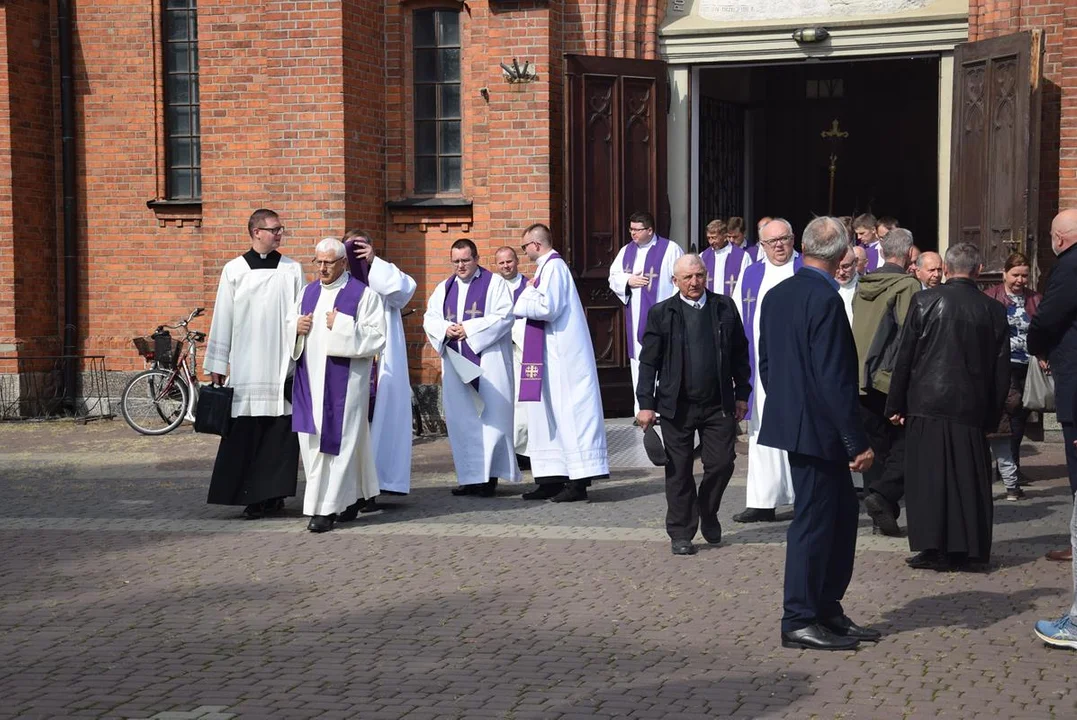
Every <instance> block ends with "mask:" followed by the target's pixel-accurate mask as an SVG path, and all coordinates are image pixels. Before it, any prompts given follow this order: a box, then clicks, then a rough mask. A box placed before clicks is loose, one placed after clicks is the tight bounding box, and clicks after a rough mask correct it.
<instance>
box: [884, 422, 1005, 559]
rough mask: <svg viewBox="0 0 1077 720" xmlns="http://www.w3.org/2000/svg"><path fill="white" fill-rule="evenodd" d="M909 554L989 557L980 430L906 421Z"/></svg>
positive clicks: (986, 453) (987, 463) (988, 472)
mask: <svg viewBox="0 0 1077 720" xmlns="http://www.w3.org/2000/svg"><path fill="white" fill-rule="evenodd" d="M905 443H906V448H908V450H909V451H907V452H906V453H905V508H906V515H907V517H908V521H909V549H910V550H912V551H913V552H920V551H922V550H938V551H939V552H943V553H967V554H968V557H969V559H970V560H976V561H981V562H987V561H988V560H989V559H990V557H991V524H992V522H993V518H994V506H993V505H992V499H991V478H992V474H993V473H992V469H991V450H990V447H989V445H988V442H987V436H986V434H985V433H984V429H983V428H982V427H979V426H970V425H963V424H961V423H956V422H952V421H950V420H944V419H940V418H928V417H910V418H908V419H907V420H906V421H905Z"/></svg>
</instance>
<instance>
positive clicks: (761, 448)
mask: <svg viewBox="0 0 1077 720" xmlns="http://www.w3.org/2000/svg"><path fill="white" fill-rule="evenodd" d="M759 262H762V263H765V264H766V270H765V271H764V272H763V280H762V282H761V283H760V285H759V297H758V299H757V300H756V303H755V308H754V314H753V316H752V327H750V328H748V327H746V328H744V331H745V332H750V333H752V336H753V340H754V344H753V348H752V352H753V353H754V355H755V357H753V358H752V362H753V363H754V364H753V367H754V368H755V370H754V372H753V373H752V417H751V418H750V419H749V420H748V482H747V488H746V491H747V492H746V494H747V498H746V500H747V501H746V505H747V507H750V508H758V509H761V510H771V509H774V508H776V507H778V506H779V505H792V504H793V472H792V470H791V469H790V468H789V454H788V453H786V451H785V450H779V449H777V448H772V447H767V446H766V445H760V444H759V428H760V427H761V426H762V424H763V411H764V405H765V404H766V401H767V392H766V388H764V387H763V383H762V381H761V380H760V378H759V317H760V315H761V313H760V312H759V308H760V307H762V302H763V298H764V297H766V294H767V292H769V291H770V289H771V288H773V287H774V286H775V285H777V284H778V283H780V282H782V281H783V280H788V279H789V278H791V277H793V274H794V273H795V272H796V271H795V269H794V267H793V258H792V257H790V258H789V260H788V261H787V262H786V263H785V265H781V266H775V265H772V264H771V262H770V260H769V259H767V258H766V255H765V254H762V256H761V259H760V260H759ZM733 302H734V304H736V306H737V312H739V313H740V316H741V317H742V318H743V317H744V305H743V302H742V294H741V293H739V292H738V293H736V294H735V295H734V297H733Z"/></svg>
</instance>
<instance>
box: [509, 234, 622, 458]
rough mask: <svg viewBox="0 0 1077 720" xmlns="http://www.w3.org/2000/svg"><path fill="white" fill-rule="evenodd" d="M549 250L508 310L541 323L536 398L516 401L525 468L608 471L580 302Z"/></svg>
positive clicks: (603, 428)
mask: <svg viewBox="0 0 1077 720" xmlns="http://www.w3.org/2000/svg"><path fill="white" fill-rule="evenodd" d="M552 252H553V251H552V250H551V251H550V252H548V253H546V254H545V255H543V256H542V257H540V258H539V259H538V269H537V270H536V276H538V277H539V278H540V280H539V285H538V287H537V288H536V287H533V286H531V285H530V284H528V286H527V288H525V289H524V291H523V294H522V295H520V299H519V300H517V301H516V307H515V309H514V311H515V313H516V315H517V317H521V318H531V319H532V320H543V321H545V322H546V331H545V334H546V352H545V356H544V357H543V360H542V361H543V363H544V365H543V367H544V368H545V372H544V374H543V377H542V402H525V403H521V405H523V406H524V407H525V408H526V412H527V449H528V454H529V456H530V458H531V473H532V474H533V475H534V476H535V477H536V478H550V477H567V478H568V479H570V480H582V479H585V478H593V477H598V476H602V475H608V474H609V471H610V470H609V454H608V452H607V450H606V425H605V420H604V418H603V415H602V396H601V395H600V394H599V388H598V371H597V370H596V368H595V351H594V347H593V346H592V345H591V332H590V330H588V329H587V318H586V316H585V315H584V312H583V305H582V304H581V303H580V297H579V295H578V294H577V293H576V285H575V283H574V281H573V280H572V273H571V272H570V271H569V269H568V265H566V264H565V262H564V261H563V260H560V259H553V260H551V259H550V254H551V253H552ZM547 263H549V264H550V267H548V268H547V267H545V266H546V264H547Z"/></svg>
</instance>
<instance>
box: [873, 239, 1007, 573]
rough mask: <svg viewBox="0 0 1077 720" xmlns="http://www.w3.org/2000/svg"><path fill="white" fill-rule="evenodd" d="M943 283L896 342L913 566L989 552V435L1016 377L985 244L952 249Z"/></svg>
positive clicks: (892, 409)
mask: <svg viewBox="0 0 1077 720" xmlns="http://www.w3.org/2000/svg"><path fill="white" fill-rule="evenodd" d="M945 266H946V277H947V282H946V284H945V285H940V286H938V287H935V288H931V289H930V290H924V291H923V292H919V293H917V294H916V295H914V296H913V300H912V305H911V306H910V308H909V313H908V315H907V316H906V318H905V325H904V327H903V328H902V330H901V336H900V338H899V340H898V354H897V358H896V360H895V366H894V374H893V377H892V378H891V380H890V394H889V396H888V397H887V403H886V413H887V415H888V416H890V418H891V421H892V422H895V423H905V442H906V446H907V449H908V451H907V452H906V454H905V510H906V513H907V515H908V523H909V548H910V549H911V550H913V551H914V552H916V553H917V555H915V556H913V557H912V558H909V560H908V561H907V562H908V563H909V565H910V566H911V567H914V568H931V569H935V570H941V569H949V568H951V567H955V566H962V565H965V564H967V563H986V562H988V561H989V560H990V556H991V522H992V516H993V507H992V498H991V480H992V469H991V462H990V450H989V446H988V441H987V433H988V432H990V431H993V430H994V429H995V428H996V427H997V426H998V422H999V418H1000V417H1001V415H1002V406H1003V403H1004V402H1005V399H1006V392H1007V390H1008V389H1009V382H1010V345H1009V327H1008V325H1007V324H1006V311H1005V309H1004V308H1003V307H1002V305H1001V304H1000V303H999V302H997V301H993V300H992V299H991V298H989V297H987V296H986V295H984V294H983V293H982V292H980V290H979V288H977V287H976V282H975V278H976V276H977V275H978V274H979V272H980V269H981V267H982V256H981V254H980V250H979V248H977V247H976V246H975V245H972V244H970V243H961V244H959V245H954V246H953V247H951V248H950V249H949V250H948V251H947V252H946V262H945Z"/></svg>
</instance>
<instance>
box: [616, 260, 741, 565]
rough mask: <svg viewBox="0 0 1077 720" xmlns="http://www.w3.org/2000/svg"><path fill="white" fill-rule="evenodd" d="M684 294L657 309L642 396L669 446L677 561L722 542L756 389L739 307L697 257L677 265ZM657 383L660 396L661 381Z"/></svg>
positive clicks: (650, 319)
mask: <svg viewBox="0 0 1077 720" xmlns="http://www.w3.org/2000/svg"><path fill="white" fill-rule="evenodd" d="M673 282H674V284H675V285H676V286H677V289H678V290H679V291H680V292H679V293H678V294H676V295H674V296H673V297H671V298H668V299H666V300H663V301H662V302H660V303H658V304H656V305H655V306H654V307H652V308H651V311H650V313H649V314H648V315H647V325H646V326H645V329H644V333H643V345H642V348H641V350H640V359H639V362H640V369H639V384H638V386H637V387H636V397H637V399H638V400H639V406H640V411H639V414H638V415H637V416H636V420H637V421H639V425H640V427H641V428H643V430H644V432H647V431H648V430H649V429H650V427H651V426H652V425H654V422H655V411H657V412H658V413H659V414H661V415H662V436H663V438H664V440H665V447H666V532H667V533H669V537H670V540H671V541H672V544H673V554H674V555H694V554H695V553H696V548H695V546H694V545H693V544H692V539H693V538H694V537H695V535H696V530H697V528H699V527H700V525H702V530H703V539H704V540H706V541H707V542H708V543H711V544H717V543H719V542H721V541H722V526H721V524H720V523H719V522H718V506H719V505H720V504H721V502H722V493H724V492H725V489H726V486H727V485H728V484H729V478H730V477H732V475H733V460H734V458H735V457H736V453H735V450H734V443H735V442H736V439H737V423H738V422H739V421H740V420H742V419H743V418H744V414H745V413H746V412H747V411H748V396H749V394H750V393H751V391H752V387H751V369H750V368H749V366H748V341H747V339H746V338H745V335H744V326H743V325H741V321H740V315H739V314H738V313H737V309H736V307H735V306H734V305H733V301H732V300H730V299H729V298H728V297H727V296H725V295H718V294H716V293H712V292H709V291H708V290H707V269H706V267H704V265H703V261H702V260H701V259H700V258H699V256H698V255H684V256H682V257H680V258H679V259H678V260H677V262H676V263H675V264H674V266H673ZM656 381H657V383H658V387H657V390H656V389H655V383H656ZM697 432H698V433H699V438H700V442H701V444H702V448H703V481H702V482H701V483H700V484H699V492H698V493H697V492H696V481H695V477H694V476H693V475H692V466H693V464H694V459H693V450H694V448H695V437H696V433H697Z"/></svg>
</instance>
